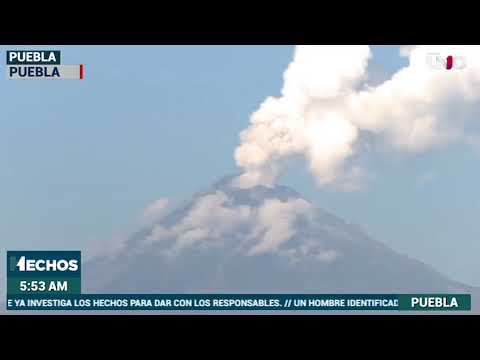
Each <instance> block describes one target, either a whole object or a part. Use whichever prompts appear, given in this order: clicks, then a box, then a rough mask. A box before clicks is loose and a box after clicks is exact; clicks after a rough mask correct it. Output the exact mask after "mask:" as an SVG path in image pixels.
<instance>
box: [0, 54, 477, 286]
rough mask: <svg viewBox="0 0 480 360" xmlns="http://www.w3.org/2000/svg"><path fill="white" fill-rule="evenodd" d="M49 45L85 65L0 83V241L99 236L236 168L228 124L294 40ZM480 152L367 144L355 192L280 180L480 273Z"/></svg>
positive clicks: (79, 243)
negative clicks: (53, 75) (364, 172)
mask: <svg viewBox="0 0 480 360" xmlns="http://www.w3.org/2000/svg"><path fill="white" fill-rule="evenodd" d="M10 48H16V49H21V48H22V47H9V49H10ZM35 48H38V47H35ZM45 48H46V49H49V48H51V47H45ZM57 48H58V49H59V50H61V51H62V62H63V63H64V64H80V63H83V64H85V76H86V79H85V80H84V81H52V82H49V81H7V80H5V79H4V80H2V86H0V98H1V102H0V184H1V185H2V186H0V250H1V251H2V254H5V253H4V251H6V250H17V249H30V250H35V249H52V250H56V249H80V250H84V249H87V248H91V247H96V246H97V245H98V243H101V242H103V241H107V240H111V239H113V238H116V237H119V236H125V235H128V233H130V232H132V231H134V230H135V229H137V228H138V226H139V224H138V217H139V215H140V214H141V212H142V210H143V209H144V208H145V207H146V206H147V205H149V204H150V203H152V202H153V201H154V200H156V199H158V198H160V197H169V198H172V199H174V200H181V199H185V198H188V197H189V196H190V195H191V194H192V193H194V192H196V191H198V190H199V189H201V188H203V187H205V186H207V185H209V184H210V183H211V182H213V181H215V180H216V179H218V178H220V177H222V176H223V175H226V174H229V173H232V172H234V171H235V163H234V161H233V150H234V149H235V147H236V146H237V145H238V142H239V140H238V134H239V132H240V131H241V130H242V129H244V128H246V127H247V126H248V121H249V117H250V114H251V113H252V112H254V111H255V110H256V109H257V108H258V106H259V105H260V103H261V102H262V101H263V100H264V99H265V98H266V97H267V96H278V95H279V94H280V89H281V87H282V82H283V81H282V74H283V72H284V70H285V68H286V66H287V65H288V63H289V62H290V61H291V58H292V54H293V46H157V47H153V46H152V47H143V46H142V47H141V46H133V47H127V46H88V47H86V46H71V47H55V49H57ZM0 50H1V52H2V53H3V54H4V51H5V50H7V48H5V47H3V48H1V49H0ZM373 53H374V60H373V61H374V65H373V66H372V69H374V70H375V71H376V72H378V73H379V74H380V75H379V76H385V77H386V76H388V75H390V74H391V73H393V72H394V71H396V70H397V69H398V68H400V67H401V66H403V65H405V59H404V58H401V57H399V56H398V47H395V46H374V47H373ZM1 66H2V67H4V62H3V61H2V65H1ZM1 71H3V72H4V71H5V70H4V68H2V69H1ZM479 156H480V155H479V154H478V153H475V152H474V151H472V150H471V149H469V148H467V147H466V146H464V145H452V146H449V147H445V148H443V149H441V150H438V151H435V152H427V153H423V154H420V155H415V156H413V155H405V154H398V153H388V152H384V153H376V154H372V155H371V156H370V157H369V158H368V159H366V160H365V164H364V166H365V167H366V168H367V169H368V171H369V174H371V179H370V182H369V185H368V186H367V188H366V189H364V190H362V191H360V192H355V193H341V192H334V191H331V190H324V189H319V188H318V187H316V186H315V183H314V180H313V179H312V177H311V175H310V174H308V172H307V171H306V170H305V169H304V167H302V166H300V165H298V166H297V165H296V166H294V167H292V168H291V169H290V170H289V171H288V173H287V174H286V175H285V176H283V177H282V178H281V180H280V182H281V183H283V184H285V185H289V186H291V187H293V188H294V189H296V190H297V191H299V192H300V193H302V194H304V195H305V196H306V197H307V198H309V199H310V200H312V201H313V202H314V203H315V204H316V205H317V206H319V207H321V208H324V209H327V210H330V211H332V212H334V213H335V214H337V215H339V216H341V217H343V218H345V219H347V220H350V221H352V222H355V223H358V224H360V225H362V226H363V227H364V228H365V229H366V230H367V231H368V232H369V233H370V234H371V235H373V236H374V237H375V238H376V239H378V240H381V241H383V242H385V243H386V244H388V245H389V246H390V247H392V248H394V249H396V250H398V251H401V252H403V253H406V254H408V255H410V256H411V257H414V258H417V259H419V260H422V261H424V262H426V263H428V264H431V265H433V266H435V267H436V268H437V269H438V270H440V271H442V272H443V273H445V274H447V275H449V276H450V277H452V278H453V279H456V280H460V281H464V282H466V283H468V284H472V285H480V266H479V254H480V240H479V239H480V224H479V223H478V214H479V213H480V199H479V197H478V196H477V195H478V184H479V183H480V181H479V180H480V170H479V169H478V166H476V165H477V164H478V161H479ZM4 256H5V255H3V256H1V258H0V261H1V263H0V266H3V265H1V264H3V261H4Z"/></svg>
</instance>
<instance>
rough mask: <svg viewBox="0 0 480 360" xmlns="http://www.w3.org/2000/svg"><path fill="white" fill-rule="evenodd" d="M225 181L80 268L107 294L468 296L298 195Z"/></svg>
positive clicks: (89, 287)
mask: <svg viewBox="0 0 480 360" xmlns="http://www.w3.org/2000/svg"><path fill="white" fill-rule="evenodd" d="M231 180H232V177H226V178H224V179H222V180H221V181H219V182H217V183H216V184H214V185H213V186H211V187H210V188H209V189H207V190H206V191H204V192H201V193H198V194H196V195H195V196H194V197H193V199H192V200H191V201H189V202H187V203H186V204H184V205H183V206H180V207H178V208H176V209H174V210H173V211H171V212H170V213H169V214H167V215H166V216H165V217H164V218H162V219H161V220H160V221H158V223H156V224H154V225H152V226H150V227H148V228H145V229H143V230H142V231H140V232H138V233H137V234H135V235H134V236H132V237H131V238H130V240H129V241H128V242H127V243H126V244H125V246H124V247H123V248H122V250H120V251H119V252H117V253H115V254H112V255H110V256H108V257H102V258H96V259H94V260H92V261H90V262H89V263H87V264H86V265H85V266H84V291H87V292H103V293H108V292H110V293H114V292H118V293H128V292H132V293H162V292H170V293H182V292H184V293H196V292H236V293H248V292H253V293H271V292H298V293H342V292H343V293H409V292H410V293H415V292H419V293H435V292H459V293H465V292H472V291H476V290H475V289H474V288H470V287H468V286H466V285H463V284H460V283H458V282H455V281H452V280H450V279H448V278H447V277H445V276H443V275H442V274H440V273H438V272H437V271H435V270H434V269H432V268H431V267H429V266H428V265H426V264H423V263H421V262H419V261H417V260H414V259H411V258H409V257H407V256H404V255H401V254H398V253H396V252H395V251H393V250H391V249H389V248H388V247H386V246H385V245H384V244H382V243H381V242H378V241H375V240H373V239H371V238H370V237H369V236H368V235H367V234H366V233H365V232H364V231H363V230H362V229H360V228H359V227H358V226H356V225H353V224H349V223H347V222H345V221H343V220H342V219H340V218H338V217H336V216H334V215H332V214H330V213H328V212H325V211H323V210H321V209H318V208H315V207H314V206H313V205H312V204H311V203H309V202H308V201H307V200H305V199H303V198H302V197H301V195H300V194H298V193H297V192H295V191H294V190H292V189H290V188H288V187H284V186H276V187H273V188H267V187H263V186H257V187H254V188H251V189H238V188H235V187H232V186H231V185H230V184H231Z"/></svg>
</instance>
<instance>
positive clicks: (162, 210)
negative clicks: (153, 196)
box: [140, 198, 169, 224]
mask: <svg viewBox="0 0 480 360" xmlns="http://www.w3.org/2000/svg"><path fill="white" fill-rule="evenodd" d="M168 205H169V200H168V199H167V198H161V199H158V200H156V201H154V202H153V203H152V204H150V205H149V206H147V207H146V208H145V210H143V213H142V215H141V217H140V218H141V221H142V222H143V223H147V224H148V223H150V224H151V223H154V222H156V221H159V220H161V219H162V218H163V217H164V216H165V215H166V213H167V210H168Z"/></svg>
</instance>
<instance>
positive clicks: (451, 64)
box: [427, 53, 467, 70]
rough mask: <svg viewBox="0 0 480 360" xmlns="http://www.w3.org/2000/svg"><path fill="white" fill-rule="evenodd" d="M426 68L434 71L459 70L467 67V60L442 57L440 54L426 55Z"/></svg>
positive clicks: (453, 56) (452, 56)
mask: <svg viewBox="0 0 480 360" xmlns="http://www.w3.org/2000/svg"><path fill="white" fill-rule="evenodd" d="M427 66H428V67H429V68H430V69H435V70H461V69H465V68H466V67H467V59H466V58H465V56H458V55H447V56H442V55H441V54H440V53H428V54H427Z"/></svg>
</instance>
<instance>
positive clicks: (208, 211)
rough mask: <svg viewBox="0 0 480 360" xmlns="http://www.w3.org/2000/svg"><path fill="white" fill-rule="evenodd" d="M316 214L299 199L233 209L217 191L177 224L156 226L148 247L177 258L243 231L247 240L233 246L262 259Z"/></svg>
mask: <svg viewBox="0 0 480 360" xmlns="http://www.w3.org/2000/svg"><path fill="white" fill-rule="evenodd" d="M313 211H314V207H313V205H312V204H310V203H309V202H307V201H305V200H303V199H299V198H292V199H289V200H287V201H281V200H278V199H266V200H265V201H264V202H263V203H262V204H260V205H259V206H258V207H254V206H246V205H241V206H239V205H234V204H233V203H232V201H231V199H229V197H228V196H227V195H226V194H225V193H224V192H222V191H217V192H215V193H212V194H207V195H204V196H202V197H201V198H199V199H197V201H196V202H195V203H194V204H193V205H192V207H191V209H190V210H189V211H188V213H187V214H186V215H185V216H184V217H183V218H182V219H180V220H179V221H178V222H177V223H175V224H173V225H171V226H167V225H165V224H157V225H155V226H154V227H153V228H152V231H151V233H150V234H149V235H148V236H147V237H146V239H145V243H146V244H154V243H163V244H165V249H166V250H164V254H167V255H176V254H179V253H180V252H181V251H182V250H184V249H188V248H192V247H196V246H197V247H208V246H220V245H224V244H225V243H226V241H228V238H229V236H231V235H232V234H235V233H242V232H241V231H239V229H240V227H244V229H246V230H245V231H247V233H246V234H245V235H244V238H243V239H241V240H240V241H239V242H236V243H235V244H233V245H234V246H235V247H236V248H237V249H239V250H240V251H243V252H244V254H246V255H250V256H254V255H260V254H265V253H270V252H275V251H278V250H279V248H280V246H281V245H282V244H284V243H285V242H287V241H288V240H289V239H291V238H292V237H293V236H294V235H295V234H296V232H297V229H296V227H295V221H296V220H297V219H298V218H299V217H301V216H304V217H308V216H310V215H312V214H313Z"/></svg>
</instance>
